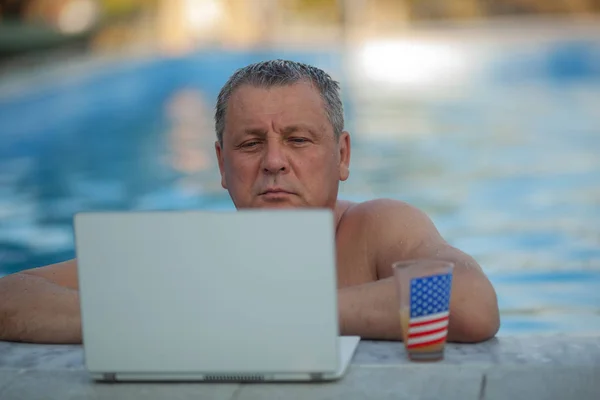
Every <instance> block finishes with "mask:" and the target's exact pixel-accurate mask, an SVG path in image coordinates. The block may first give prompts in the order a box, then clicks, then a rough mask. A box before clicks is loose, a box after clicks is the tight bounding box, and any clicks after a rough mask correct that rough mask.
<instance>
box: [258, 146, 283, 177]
mask: <svg viewBox="0 0 600 400" xmlns="http://www.w3.org/2000/svg"><path fill="white" fill-rule="evenodd" d="M287 170H288V162H287V158H286V156H285V150H284V149H283V144H282V143H280V142H279V141H277V140H270V141H268V142H267V145H266V147H265V153H264V157H263V171H264V172H266V173H270V174H277V173H281V172H286V171H287Z"/></svg>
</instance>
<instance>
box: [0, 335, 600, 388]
mask: <svg viewBox="0 0 600 400" xmlns="http://www.w3.org/2000/svg"><path fill="white" fill-rule="evenodd" d="M142 398H143V399H167V398H168V399H200V398H202V399H204V398H206V399H217V400H218V399H224V400H225V399H236V400H241V399H259V398H261V399H262V398H269V399H278V398H281V399H290V400H292V399H366V398H368V399H444V400H450V399H461V400H468V399H510V400H517V399H528V400H529V399H578V400H582V399H594V400H597V399H600V334H599V335H543V336H542V335H535V336H534V335H531V336H501V337H497V338H494V339H492V340H490V341H488V342H485V343H480V344H475V345H463V344H449V345H448V347H447V348H446V358H445V359H444V360H443V361H440V362H435V363H413V362H410V361H408V360H407V358H406V353H405V351H404V349H403V347H402V344H401V343H394V342H378V341H361V343H360V345H359V348H358V350H357V352H356V354H355V355H354V358H353V360H352V364H351V366H350V368H349V370H348V372H347V374H346V376H344V378H342V379H341V380H339V381H336V382H329V383H251V384H230V383H116V384H107V383H96V382H94V381H92V380H90V378H89V377H88V375H87V373H86V371H85V369H84V364H83V350H82V348H81V346H70V345H69V346H66V345H35V344H23V343H9V342H0V399H2V400H13V399H28V400H34V399H45V400H46V399H61V400H62V399H64V400H67V399H142Z"/></svg>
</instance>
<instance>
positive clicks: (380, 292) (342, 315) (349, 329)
mask: <svg viewBox="0 0 600 400" xmlns="http://www.w3.org/2000/svg"><path fill="white" fill-rule="evenodd" d="M396 299H397V296H396V287H395V283H394V281H393V278H388V279H382V280H380V281H376V282H369V283H365V284H362V285H357V286H350V287H346V288H342V289H339V291H338V305H339V319H340V331H341V334H342V335H355V336H361V337H362V338H363V339H374V340H401V332H400V314H399V308H398V303H397V300H396Z"/></svg>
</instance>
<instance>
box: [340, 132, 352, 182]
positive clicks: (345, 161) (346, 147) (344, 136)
mask: <svg viewBox="0 0 600 400" xmlns="http://www.w3.org/2000/svg"><path fill="white" fill-rule="evenodd" d="M350 150H351V149H350V133H348V132H346V131H343V132H342V133H341V134H340V137H339V138H338V151H339V157H340V164H339V173H340V180H341V181H345V180H346V179H348V177H349V176H350V152H351V151H350Z"/></svg>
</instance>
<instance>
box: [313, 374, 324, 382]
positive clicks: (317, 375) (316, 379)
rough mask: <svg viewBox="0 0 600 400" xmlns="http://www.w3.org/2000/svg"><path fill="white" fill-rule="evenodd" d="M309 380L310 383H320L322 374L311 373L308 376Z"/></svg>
mask: <svg viewBox="0 0 600 400" xmlns="http://www.w3.org/2000/svg"><path fill="white" fill-rule="evenodd" d="M310 380H311V381H322V380H323V373H321V372H313V373H311V374H310Z"/></svg>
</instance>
